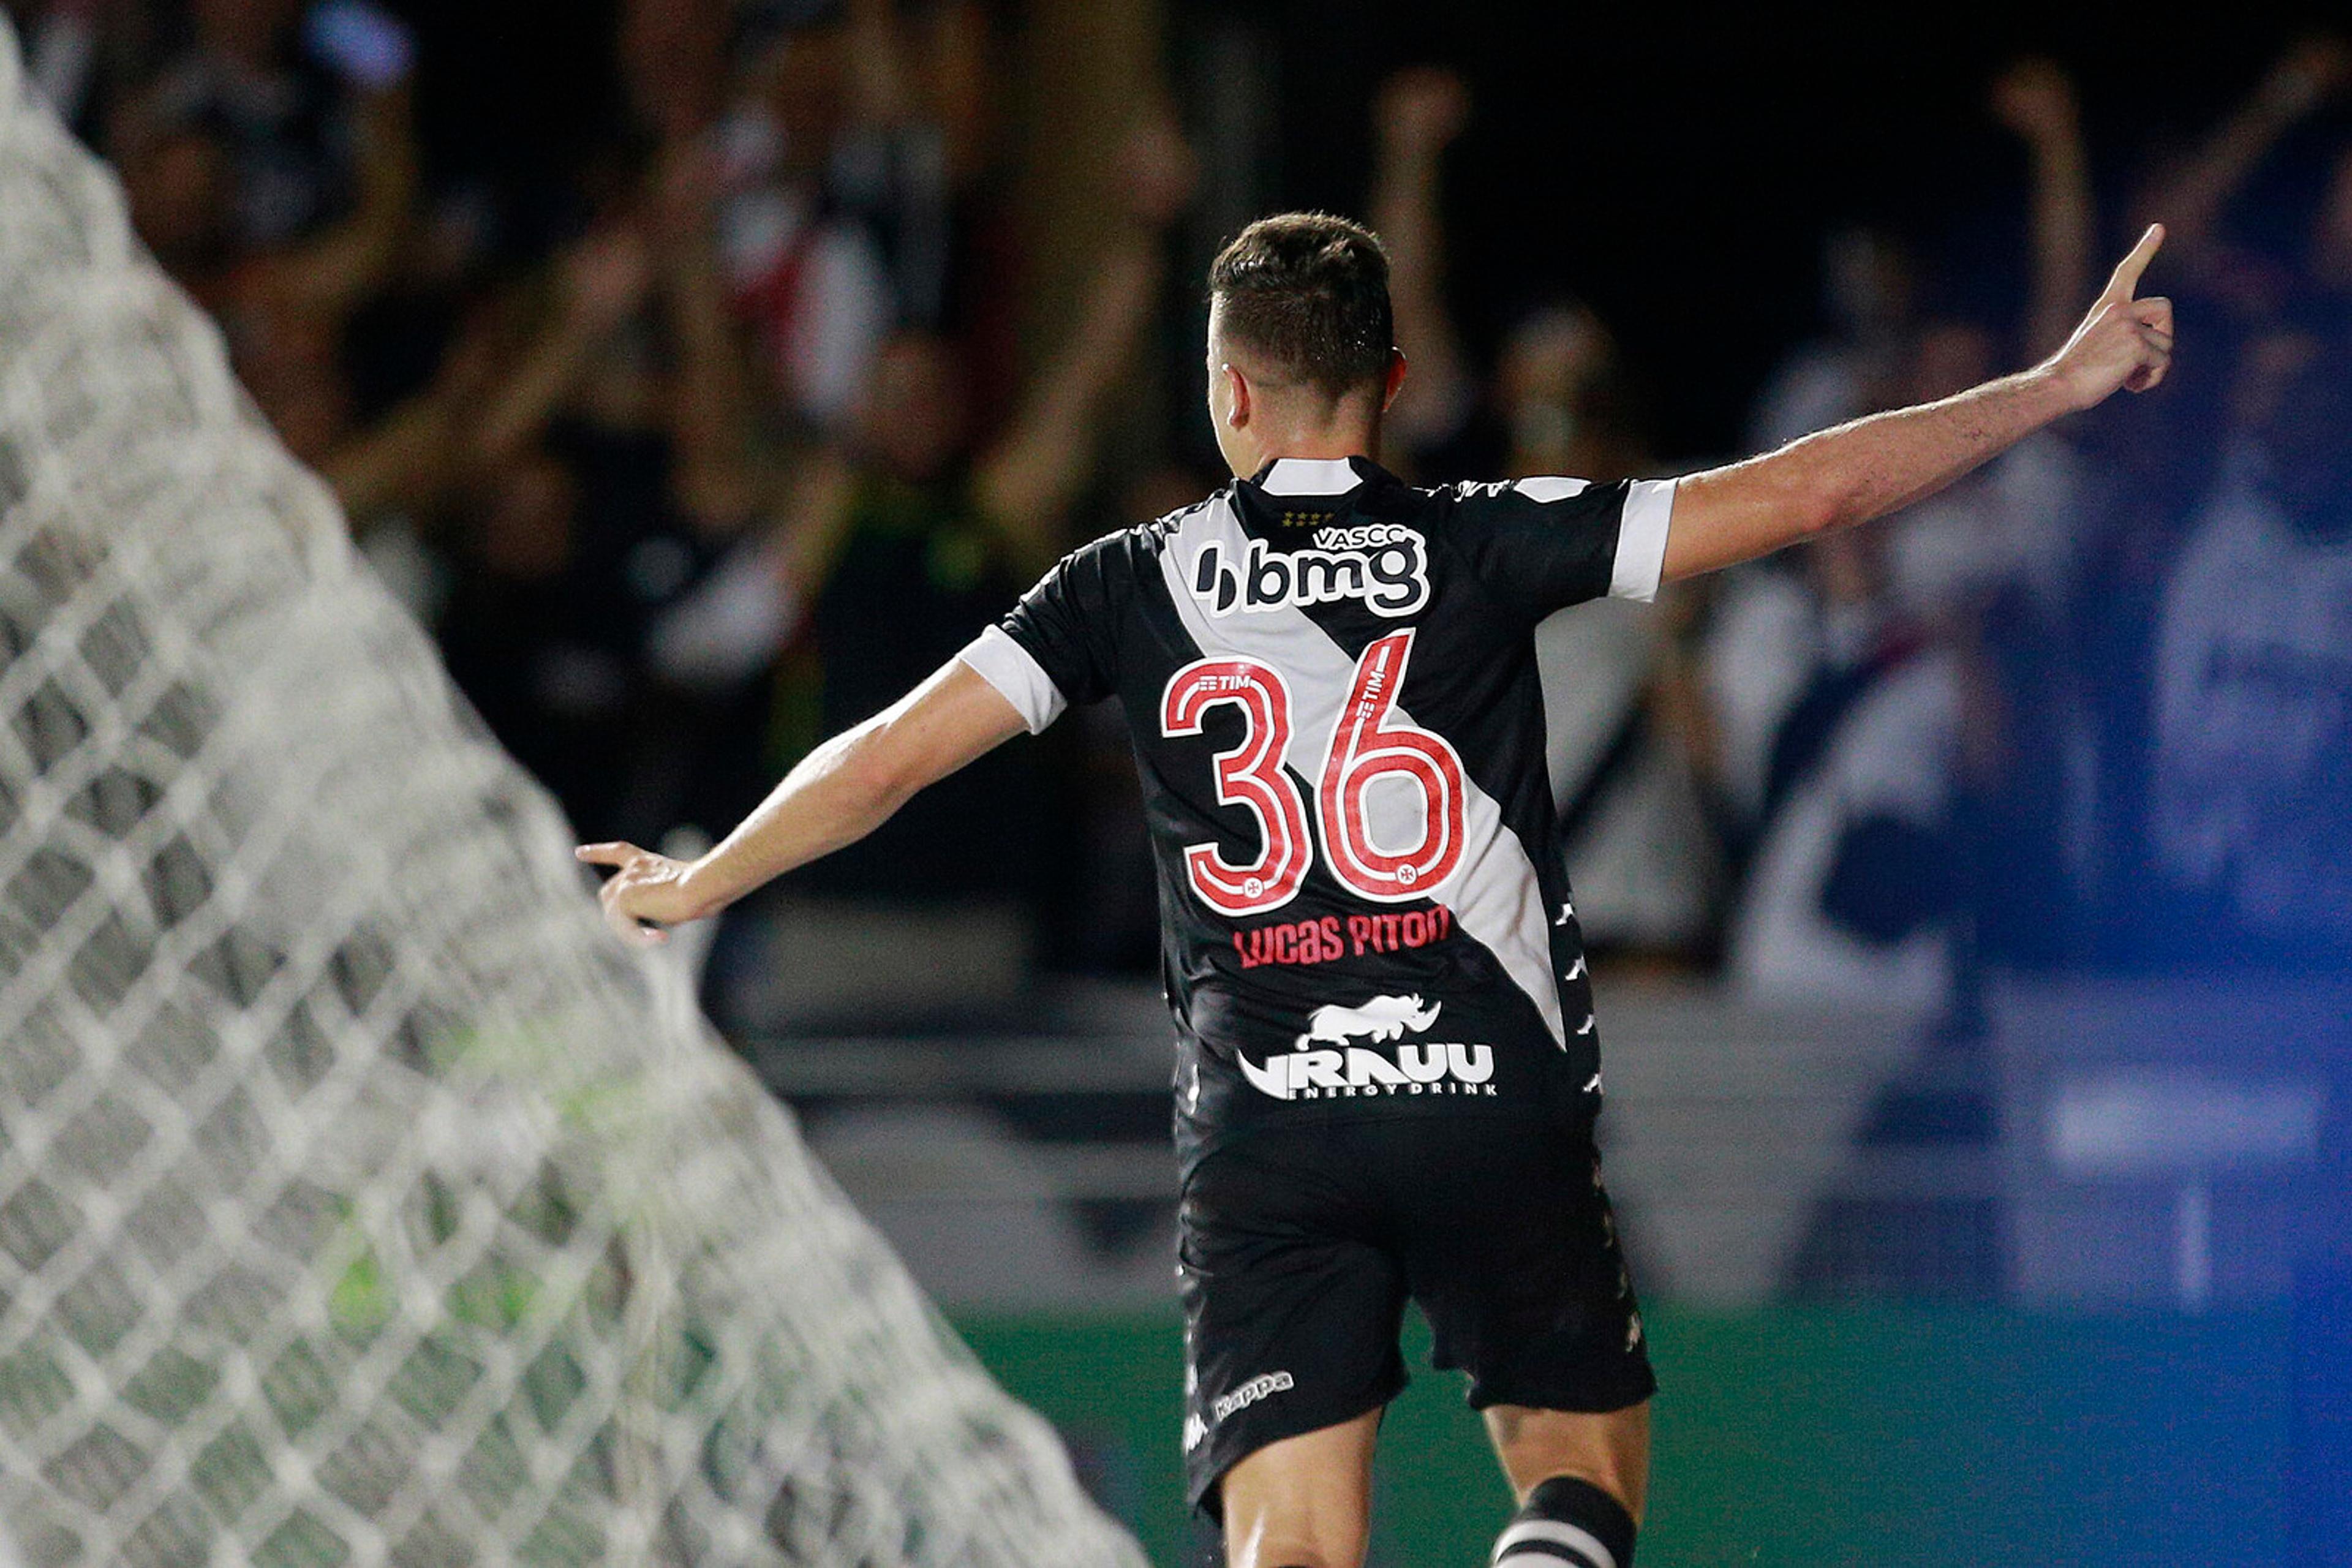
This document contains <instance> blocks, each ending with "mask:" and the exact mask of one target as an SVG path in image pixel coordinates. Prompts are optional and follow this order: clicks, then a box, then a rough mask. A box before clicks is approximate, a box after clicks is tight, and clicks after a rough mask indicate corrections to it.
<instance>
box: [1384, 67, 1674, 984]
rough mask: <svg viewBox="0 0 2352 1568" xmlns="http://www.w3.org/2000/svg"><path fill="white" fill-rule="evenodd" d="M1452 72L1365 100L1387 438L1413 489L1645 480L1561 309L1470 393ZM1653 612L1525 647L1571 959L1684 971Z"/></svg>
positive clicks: (1458, 108)
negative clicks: (1678, 960) (1534, 479)
mask: <svg viewBox="0 0 2352 1568" xmlns="http://www.w3.org/2000/svg"><path fill="white" fill-rule="evenodd" d="M1469 113H1470V98H1469V92H1468V89H1467V88H1466V87H1465V85H1464V83H1463V82H1462V80H1461V79H1460V78H1458V77H1457V76H1455V75H1454V74H1453V73H1452V72H1450V71H1446V70H1442V69H1439V68H1433V67H1419V68H1413V69H1410V70H1405V71H1401V72H1399V73H1398V74H1397V75H1395V76H1393V77H1391V79H1389V81H1388V82H1387V83H1386V85H1385V86H1383V88H1382V89H1381V95H1380V98H1379V100H1378V102H1377V104H1376V106H1375V110H1374V117H1373V128H1374V132H1375V135H1376V138H1377V142H1378V163H1377V165H1376V168H1377V174H1376V181H1377V183H1376V184H1375V187H1374V190H1373V195H1372V201H1371V209H1372V218H1373V223H1374V225H1375V226H1376V227H1377V228H1378V229H1379V230H1380V232H1381V237H1382V238H1383V239H1384V240H1385V241H1386V243H1387V246H1388V250H1389V262H1390V287H1391V295H1392V297H1393V300H1394V303H1395V310H1396V332H1397V341H1398V343H1399V345H1400V346H1401V347H1402V349H1403V350H1404V352H1405V354H1406V358H1407V362H1408V367H1409V368H1408V374H1407V375H1406V378H1405V384H1404V387H1403V390H1402V392H1401V393H1400V394H1399V395H1398V398H1397V402H1396V405H1394V407H1392V408H1391V411H1390V419H1389V422H1388V426H1387V427H1386V430H1385V432H1384V434H1386V435H1387V437H1389V438H1390V442H1391V449H1392V450H1393V451H1394V452H1395V453H1396V454H1398V460H1399V461H1400V462H1401V463H1402V466H1403V467H1404V468H1406V469H1407V470H1408V471H1409V472H1410V473H1412V475H1414V476H1415V477H1417V478H1418V479H1421V480H1422V481H1423V482H1432V481H1445V480H1465V479H1467V480H1485V481H1491V480H1496V479H1517V478H1524V477H1528V476H1533V475H1547V474H1557V475H1569V476H1572V477H1575V478H1580V479H1593V480H1596V481H1600V480H1608V479H1623V478H1629V477H1632V476H1633V475H1636V474H1641V473H1644V472H1648V471H1650V466H1651V465H1650V458H1649V455H1648V453H1647V452H1646V450H1645V449H1644V447H1643V442H1642V440H1641V438H1640V437H1639V436H1638V435H1637V434H1636V432H1635V430H1634V428H1633V422H1632V416H1631V410H1630V408H1629V406H1628V400H1627V396H1626V393H1625V387H1624V375H1623V370H1622V365H1621V363H1620V362H1619V359H1618V353H1617V347H1616V342H1615V339H1614V338H1613V337H1612V335H1611V333H1610V331H1609V329H1608V328H1607V327H1606V326H1605V325H1604V324H1602V322H1601V320H1600V318H1599V317H1597V316H1596V315H1594V314H1593V312H1592V310H1591V309H1590V308H1589V307H1588V306H1586V305H1585V304H1584V303H1582V302H1581V301H1580V300H1576V299H1575V298H1573V297H1572V296H1567V295H1561V296H1559V297H1556V298H1555V299H1553V300H1550V301H1549V302H1548V303H1546V304H1543V305H1541V306H1539V307H1538V308H1537V309H1536V310H1532V311H1529V312H1528V313H1527V314H1526V315H1524V316H1522V317H1521V318H1520V319H1519V320H1518V321H1517V322H1516V323H1515V324H1514V325H1513V326H1512V327H1511V328H1510V330H1509V331H1507V333H1506V335H1505V338H1504V342H1503V347H1502V351H1501V353H1500V356H1499V359H1498V362H1497V363H1496V370H1495V374H1494V378H1493V381H1492V384H1491V385H1489V386H1486V387H1482V386H1481V384H1480V383H1479V382H1478V381H1477V380H1476V379H1475V376H1474V375H1473V374H1472V372H1471V370H1470V368H1469V364H1468V362H1467V359H1466V356H1465V353H1464V350H1463V347H1462V343H1461V341H1460V336H1459V334H1458V333H1457V332H1456V331H1455V329H1454V321H1453V317H1452V314H1451V312H1450V311H1449V310H1447V309H1446V306H1445V303H1444V275H1443V274H1444V247H1443V242H1442V238H1441V236H1442V231H1443V224H1442V221H1441V217H1440V201H1439V185H1440V174H1441V169H1440V159H1441V155H1442V154H1443V153H1444V150H1445V148H1446V147H1447V146H1448V145H1449V144H1450V143H1451V142H1453V141H1454V139H1455V138H1456V137H1457V136H1459V135H1460V134H1461V132H1462V131H1463V129H1464V127H1465V125H1466V124H1467V123H1468V119H1469ZM1679 630H1680V626H1679V623H1678V621H1677V620H1676V618H1675V616H1674V614H1673V613H1672V611H1671V608H1670V609H1669V612H1668V613H1666V614H1663V615H1662V614H1654V613H1652V612H1650V611H1648V610H1646V609H1644V608H1643V607H1642V606H1639V605H1625V604H1622V603H1613V602H1612V603H1603V604H1595V605H1584V606H1581V607H1580V608H1578V609H1577V610H1576V611H1575V612H1573V613H1572V614H1568V615H1562V616H1554V617H1552V618H1551V619H1550V620H1549V621H1547V622H1546V623H1544V625H1543V626H1541V627H1540V628H1539V629H1538V632H1537V636H1536V658H1537V663H1538V667H1539V668H1540V669H1541V670H1542V675H1543V689H1544V719H1545V728H1546V733H1547V744H1548V747H1549V764H1550V772H1551V779H1552V787H1553V794H1554V801H1555V805H1557V806H1558V808H1559V812H1560V815H1561V821H1562V825H1563V827H1564V829H1565V833H1564V837H1565V838H1566V841H1567V844H1568V869H1569V877H1570V881H1571V882H1572V883H1573V884H1574V886H1575V887H1576V889H1577V892H1578V896H1579V899H1580V904H1581V912H1580V919H1581V920H1582V921H1583V924H1584V932H1585V937H1586V940H1587V941H1588V942H1591V943H1592V944H1593V945H1594V946H1596V947H1600V948H1616V949H1620V950H1623V949H1628V948H1631V949H1639V950H1642V951H1643V952H1648V953H1651V954H1654V955H1659V956H1672V957H1689V956H1692V955H1693V954H1695V953H1696V952H1698V951H1699V950H1700V949H1701V948H1702V947H1703V946H1704V945H1705V942H1706V937H1707V934H1708V925H1709V921H1710V916H1711V912H1712V911H1711V902H1712V899H1713V895H1714V880H1713V879H1714V875H1715V870H1716V867H1715V863H1714V856H1713V854H1712V845H1711V843H1710V839H1709V832H1708V826H1707V822H1706V816H1705V814H1704V812H1703V810H1702V807H1701V805H1700V801H1699V796H1698V793H1697V788H1696V784H1695V782H1694V779H1693V776H1692V773H1691V769H1690V766H1689V763H1688V756H1687V753H1688V751H1689V748H1690V747H1691V745H1692V744H1693V743H1694V736H1693V732H1692V726H1693V725H1694V724H1695V723H1696V722H1697V721H1699V720H1700V719H1701V717H1702V710H1701V707H1700V705H1699V704H1698V703H1697V702H1696V700H1692V699H1691V697H1690V695H1689V693H1690V690H1691V687H1690V682H1689V680H1688V679H1687V677H1686V675H1685V661H1684V659H1683V658H1682V655H1681V650H1680V643H1679V636H1678V634H1679Z"/></svg>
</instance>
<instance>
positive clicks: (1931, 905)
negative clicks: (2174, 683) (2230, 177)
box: [1708, 60, 2095, 1009]
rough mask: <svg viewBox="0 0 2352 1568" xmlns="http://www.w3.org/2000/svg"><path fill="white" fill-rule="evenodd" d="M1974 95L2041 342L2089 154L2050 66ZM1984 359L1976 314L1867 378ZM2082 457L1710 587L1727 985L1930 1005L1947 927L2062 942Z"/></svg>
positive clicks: (1931, 328)
mask: <svg viewBox="0 0 2352 1568" xmlns="http://www.w3.org/2000/svg"><path fill="white" fill-rule="evenodd" d="M1990 109H1991V111H1992V113H1993V114H1994V115H1995V116H1996V117H1997V118H1998V119H2000V121H2002V122H2003V123H2004V124H2005V125H2007V126H2008V127H2009V128H2010V129H2011V131H2013V132H2016V133H2017V134H2018V135H2019V136H2020V137H2021V139H2022V140H2023V141H2024V142H2025V143H2026V145H2027V148H2028V150H2029V153H2030V160H2031V162H2030V166H2031V169H2032V195H2031V213H2032V222H2031V226H2030V236H2031V243H2032V261H2033V267H2032V277H2033V285H2032V297H2031V299H2030V300H2029V308H2028V310H2027V312H2026V315H2025V321H2024V327H2023V336H2024V340H2025V344H2024V346H2025V348H2026V351H2027V357H2029V358H2039V357H2040V356H2041V355H2042V354H2044V353H2048V352H2049V351H2051V350H2052V349H2054V348H2055V347H2057V346H2058V344H2059V343H2061V342H2063V341H2064V338H2065V336H2066V333H2067V331H2069V330H2070V329H2071V326H2072V323H2073V318H2074V315H2075V314H2076V313H2077V312H2078V311H2079V303H2080V300H2083V299H2084V298H2087V296H2088V291H2089V290H2088V285H2087V281H2086V280H2087V278H2088V276H2089V270H2090V265H2091V258H2090V254H2089V252H2090V247H2091V244H2092V236H2093V232H2094V227H2095V225H2094V220H2093V212H2092V197H2091V192H2090V184H2089V174H2088V158H2087V156H2086V154H2085V152H2084V147H2083V144H2082V140H2081V132H2080V126H2079V121H2078V116H2077V113H2076V110H2075V104H2074V92H2073V88H2072V85H2071V83H2070V82H2069V81H2068V80H2067V79H2066V78H2065V76H2064V75H2063V72H2061V71H2060V70H2059V69H2058V68H2056V67H2055V66H2054V65H2053V64H2051V63H2049V62H2047V61H2042V60H2029V61H2025V62H2022V63H2021V64H2019V65H2016V66H2013V67H2011V68H2010V69H2008V70H2007V71H2005V72H2004V73H2002V75H2001V76H2000V78H1998V79H1996V81H1995V82H1994V84H1993V88H1992V91H1991V96H1990ZM2003 357H2005V355H2004V354H2003V352H2002V348H2001V344H2000V338H1999V337H1998V336H1997V335H1996V334H1995V333H1994V332H1993V331H1991V330H1990V329H1989V328H1987V327H1985V326H1983V325H1982V324H1979V323H1978V322H1975V321H1968V320H1965V319H1956V318H1949V317H1934V316H1931V317H1929V318H1928V319H1926V320H1924V321H1919V322H1917V323H1916V325H1915V326H1914V327H1913V328H1912V329H1911V331H1910V332H1909V334H1908V341H1907V343H1906V349H1905V353H1904V359H1903V361H1902V363H1900V364H1899V366H1898V367H1896V368H1895V371H1894V372H1893V373H1892V374H1888V376H1887V384H1885V386H1884V388H1883V389H1882V391H1881V392H1880V393H1879V395H1880V396H1881V397H1882V398H1883V399H1884V401H1885V402H1886V403H1888V404H1890V405H1904V404H1913V403H1925V402H1933V401H1935V400H1937V399H1939V398H1943V397H1948V396H1950V395H1953V394H1955V393H1957V392H1959V391H1961V390H1963V389H1965V388H1967V387H1969V386H1971V385H1974V384H1978V383H1979V382H1982V381H1985V380H1987V379H1989V378H1990V377H1991V376H1992V375H1993V374H1997V373H1998V370H1999V363H2000V359H2002V358H2003ZM1824 363H1831V362H1824ZM1845 363H1846V364H1847V365H1848V366H1849V367H1852V366H1854V365H1858V364H1860V363H1864V362H1863V361H1862V359H1861V358H1860V356H1859V354H1858V353H1853V354H1852V355H1850V357H1848V358H1847V359H1846V361H1845ZM1818 384H1821V385H1827V384H1828V382H1827V379H1826V378H1822V379H1821V380H1820V381H1819V383H1818ZM1790 406H1793V404H1791V405H1790ZM1824 406H1825V405H1824ZM1787 412H1788V409H1787V408H1783V409H1781V410H1780V411H1778V412H1774V411H1769V410H1768V412H1767V415H1766V417H1767V418H1771V417H1780V416H1785V415H1786V413H1787ZM2081 468H2082V464H2081V459H2080V458H2079V457H2078V455H2077V454H2076V453H2075V451H2074V449H2073V447H2071V446H2070V444H2069V441H2068V438H2067V437H2065V436H2063V435H2061V434H2057V433H2053V432H2047V431H2045V432H2043V433H2042V434H2040V435H2037V436H2035V437H2031V438H2030V439H2028V440H2026V441H2024V442H2021V443H2020V444H2019V445H2018V446H2016V447H2012V448H2011V450H2009V451H2008V452H2006V453H2004V454H2003V455H2002V456H2001V457H2000V458H1997V459H1995V460H1994V461H1993V462H1992V463H1990V464H1989V465H1987V466H1986V467H1985V468H1981V469H1979V470H1978V471H1977V472H1976V473H1974V474H1971V475H1969V477H1968V478H1966V479H1962V480H1961V481H1960V482H1959V483H1958V484H1956V485H1954V486H1952V487H1951V488H1950V489H1947V490H1946V491H1944V492H1943V493H1942V494H1940V495H1938V496H1937V497H1935V498H1933V499H1932V500H1928V501H1927V502H1925V503H1923V504H1922V505H1920V506H1918V507H1916V508H1913V509H1912V510H1908V511H1906V512H1904V513H1901V514H1899V515H1898V516H1896V517H1895V518H1893V519H1891V520H1889V521H1887V522H1885V523H1884V524H1881V525H1879V526H1878V527H1877V528H1875V529H1873V530H1871V531H1868V533H1867V534H1866V536H1857V537H1854V538H1842V539H1834V540H1826V541H1823V542H1821V543H1820V544H1818V545H1816V546H1814V547H1813V548H1812V549H1811V551H1810V552H1807V557H1806V561H1805V564H1806V566H1807V568H1808V570H1807V571H1806V574H1805V575H1804V577H1803V578H1802V579H1799V578H1797V577H1795V576H1794V575H1792V574H1790V573H1789V572H1788V571H1787V570H1785V568H1775V567H1769V566H1768V567H1766V568H1764V569H1761V570H1748V571H1745V572H1742V573H1738V574H1733V575H1732V576H1731V577H1730V578H1729V579H1728V580H1727V583H1726V585H1725V587H1724V590H1723V594H1722V596H1721V598H1720V600H1719V612H1718V615H1717V619H1716V623H1715V626H1714V627H1713V629H1712V632H1711V634H1710V639H1709V649H1708V687H1709V693H1710V697H1711V700H1713V702H1714V703H1715V704H1716V706H1717V710H1718V713H1719V723H1718V726H1717V733H1718V734H1720V735H1721V736H1722V737H1723V739H1724V744H1723V745H1722V746H1721V747H1720V748H1718V750H1717V752H1715V753H1713V755H1712V756H1711V758H1710V761H1711V762H1712V763H1714V765H1715V766H1716V768H1717V770H1718V773H1717V776H1718V779H1719V781H1720V787H1721V788H1722V790H1723V793H1724V796H1725V798H1726V800H1727V803H1728V804H1729V805H1731V806H1732V808H1733V810H1734V812H1735V814H1736V820H1737V822H1738V830H1737V832H1738V840H1739V842H1741V843H1742V844H1743V845H1746V846H1748V847H1752V853H1753V857H1754V858H1753V860H1752V862H1751V863H1750V864H1749V865H1748V868H1747V881H1746V886H1745V889H1743V893H1742V898H1741V904H1740V909H1739V911H1738V914H1737V916H1736V917H1735V921H1734V925H1733V928H1732V931H1731V932H1730V934H1729V951H1730V955H1731V960H1732V966H1733V970H1734V973H1735V974H1736V975H1737V976H1738V979H1739V980H1740V981H1741V982H1742V983H1743V984H1747V985H1748V986H1749V987H1750V988H1752V989H1754V990H1757V991H1759V992H1763V993H1768V994H1787V995H1791V996H1794V995H1813V996H1820V995H1843V996H1846V997H1848V998H1850V999H1852V1000H1854V1001H1857V1002H1862V1001H1873V1000H1874V1001H1876V1002H1878V1003H1880V1004H1883V1005H1907V1006H1911V1007H1916V1008H1920V1009H1929V1008H1934V1007H1937V1006H1939V1005H1943V1004H1944V1003H1945V1002H1946V1001H1947V1000H1948V999H1949V997H1950V995H1951V990H1952V984H1953V981H1954V978H1955V974H1954V972H1953V969H1952V960H1953V943H1954V942H1955V941H1960V942H1966V943H1968V944H1969V952H1971V953H1973V952H1975V951H1976V950H1977V948H1978V946H1979V944H1981V946H1982V947H1984V948H1986V949H1989V950H1990V952H1991V954H1992V955H1994V956H1998V957H2000V958H2004V959H2011V960H2021V959H2022V960H2030V961H2042V960H2046V959H2048V958H2050V957H2052V956H2053V949H2054V947H2056V946H2057V945H2058V944H2060V943H2062V942H2063V940H2064V935H2065V933H2066V931H2068V929H2069V917H2070V915H2071V913H2072V910H2073V905H2074V900H2075V894H2074V892H2073V891H2072V889H2070V885H2069V882H2068V879H2067V876H2066V873H2067V871H2068V870H2070V869H2072V868H2079V867H2080V865H2081V864H2082V862H2083V861H2084V858H2085V857H2086V855H2087V849H2086V848H2085V847H2084V845H2083V844H2082V843H2081V842H2079V839H2080V838H2081V837H2082V836H2083V828H2082V814H2083V811H2084V809H2086V806H2085V803H2084V801H2083V800H2081V799H2080V798H2079V797H2080V796H2081V795H2082V793H2083V792H2084V790H2086V789H2087V787H2088V786H2087V784H2085V783H2084V775H2085V774H2086V773H2088V772H2089V767H2088V764H2087V762H2085V761H2084V758H2086V757H2087V755H2088V752H2089V748H2090V741H2089V739H2088V736H2087V726H2088V720H2087V718H2086V716H2085V714H2084V708H2083V700H2082V696H2081V693H2080V690H2079V688H2078V687H2077V686H2076V685H2074V683H2073V682H2072V681H2071V680H2070V679H2069V678H2068V672H2067V671H2066V668H2065V664H2064V660H2063V657H2062V655H2061V653H2060V648H2061V647H2062V641H2061V638H2062V634H2063V629H2064V621H2065V615H2066V612H2067V609H2068V606H2069V605H2070V603H2071V599H2072V595H2073V590H2074V578H2075V572H2076V569H2077V563H2078V562H2079V560H2080V558H2081V541H2080V535H2081V533H2082V531H2083V530H2082V512H2083V510H2084V477H2083V475H2082V471H2081ZM2070 792H2071V793H2072V794H2073V795H2074V796H2075V797H2076V798H2074V799H2073V800H2072V801H2070V800H2069V795H2070ZM2070 834H2072V835H2073V836H2074V841H2070V839H2069V835H2070Z"/></svg>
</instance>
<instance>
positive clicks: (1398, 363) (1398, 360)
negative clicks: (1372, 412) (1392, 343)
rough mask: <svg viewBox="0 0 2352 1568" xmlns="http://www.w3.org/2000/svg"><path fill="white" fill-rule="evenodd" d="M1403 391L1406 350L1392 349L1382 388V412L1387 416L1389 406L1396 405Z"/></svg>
mask: <svg viewBox="0 0 2352 1568" xmlns="http://www.w3.org/2000/svg"><path fill="white" fill-rule="evenodd" d="M1403 390H1404V350H1402V349H1398V348H1392V349H1391V350H1389V368H1388V371H1387V373H1386V374H1385V375H1384V377H1383V379H1382V384H1381V413H1383V414H1386V413H1387V412H1388V411H1389V405H1390V404H1391V403H1394V402H1395V401H1396V399H1397V394H1398V393H1400V392H1402V391H1403Z"/></svg>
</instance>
